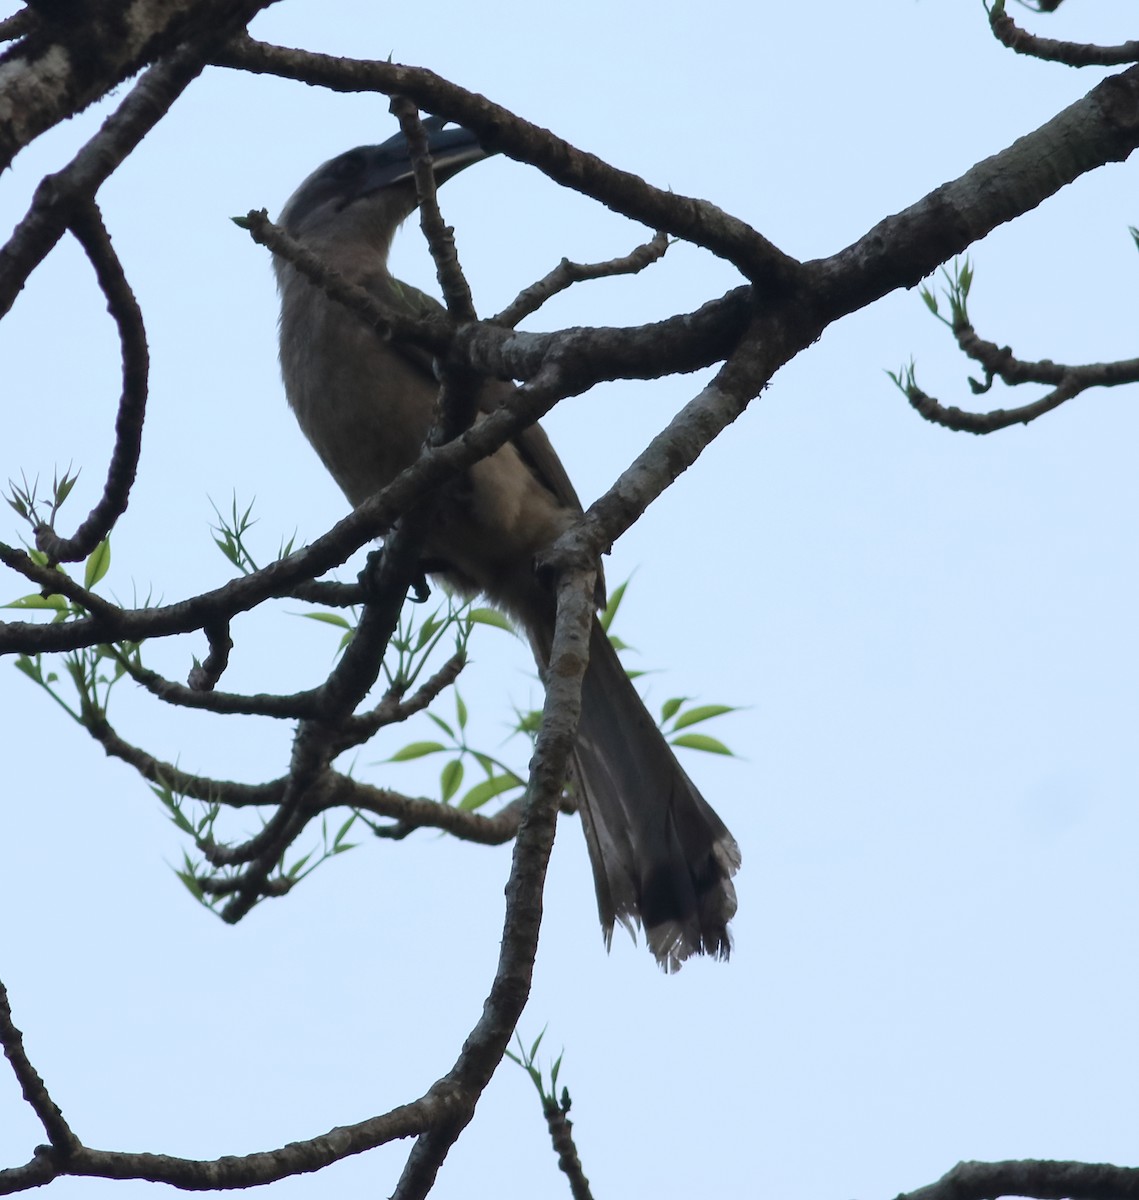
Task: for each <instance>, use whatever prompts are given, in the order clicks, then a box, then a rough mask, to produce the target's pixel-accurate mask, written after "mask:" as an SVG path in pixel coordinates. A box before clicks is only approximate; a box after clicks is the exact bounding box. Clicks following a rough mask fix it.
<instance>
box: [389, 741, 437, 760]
mask: <svg viewBox="0 0 1139 1200" xmlns="http://www.w3.org/2000/svg"><path fill="white" fill-rule="evenodd" d="M446 749H447V747H446V746H444V745H443V744H442V743H441V742H409V743H408V744H407V745H406V746H404V747H403V748H402V749H400V750H397V751H396V752H395V753H394V754H393V755H392V756H391V758H389V759H388V760H387V761H388V762H410V761H411V759H413V758H423V757H424V756H425V755H428V754H438V753H439V751H440V750H446Z"/></svg>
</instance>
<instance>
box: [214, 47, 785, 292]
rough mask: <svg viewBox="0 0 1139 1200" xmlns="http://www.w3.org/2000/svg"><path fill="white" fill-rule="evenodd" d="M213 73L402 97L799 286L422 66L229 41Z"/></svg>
mask: <svg viewBox="0 0 1139 1200" xmlns="http://www.w3.org/2000/svg"><path fill="white" fill-rule="evenodd" d="M212 61H213V62H214V63H216V64H217V65H218V66H224V67H236V68H240V69H244V70H247V71H253V72H263V73H268V74H273V75H280V76H282V77H283V78H285V79H296V80H300V81H302V82H304V83H308V84H316V85H319V86H322V87H327V88H330V89H332V90H334V91H344V92H365V91H373V92H382V93H384V94H385V95H389V96H391V95H400V96H406V97H407V98H408V99H410V100H413V101H415V103H416V104H418V105H419V107H420V108H421V109H424V110H425V111H427V112H431V113H437V114H439V115H441V116H446V117H448V118H449V119H451V120H453V121H458V122H460V123H461V124H463V125H464V126H466V127H467V128H468V129H470V130H472V131H473V132H474V133H476V134H477V135H478V136H479V137H480V138H481V139H482V140H483V142H484V144H485V145H486V146H487V147H488V148H493V149H494V150H499V151H502V152H503V153H504V154H507V155H508V156H509V157H510V158H513V159H516V160H517V161H518V162H524V163H529V164H530V165H531V166H535V167H537V168H538V170H539V171H541V172H543V174H545V175H547V176H549V178H551V179H552V180H554V182H555V183H560V184H561V185H562V186H563V187H567V188H571V189H572V190H574V191H576V192H581V193H582V194H583V195H585V196H590V197H592V198H593V199H594V200H600V201H602V202H603V203H604V204H605V205H607V206H608V207H610V208H612V209H613V210H614V211H616V212H619V213H622V214H623V215H624V216H627V217H630V218H632V219H633V220H634V221H640V222H641V223H642V224H644V225H647V226H648V227H649V228H650V229H660V230H664V232H666V233H670V234H672V235H673V236H674V237H678V238H683V239H684V240H685V241H689V242H692V243H693V244H694V245H697V246H703V247H705V249H708V250H710V251H712V253H713V254H716V255H718V256H719V257H721V258H724V259H726V260H727V261H728V262H731V263H734V264H735V266H737V267H738V268H739V270H740V271H741V272H742V273H743V274H744V275H745V276H746V277H747V278H748V279H750V280H752V281H753V282H755V283H757V284H762V286H763V287H764V288H770V289H771V290H772V291H773V292H778V291H782V290H783V289H785V288H786V287H787V286H789V284H790V283H791V282H792V281H793V280H794V279H795V278H796V277H797V273H798V268H799V264H798V263H797V262H796V261H795V259H793V258H791V257H790V256H789V255H787V254H784V253H783V252H782V251H781V250H780V249H779V248H778V247H776V246H775V245H773V244H772V243H771V242H769V241H768V240H767V239H766V238H764V237H762V236H761V235H760V234H759V233H757V232H756V231H755V230H754V229H752V227H751V226H750V225H748V224H747V223H746V222H745V221H741V220H739V219H738V218H737V217H732V216H729V215H728V214H727V213H725V212H724V211H723V210H721V209H719V208H717V207H716V206H715V205H714V204H710V203H709V202H708V201H706V200H696V199H693V198H691V197H688V196H682V195H679V194H677V193H675V192H669V191H665V190H663V189H661V188H656V187H653V186H652V185H651V184H648V183H646V182H645V181H644V180H643V179H641V178H640V177H639V176H636V175H633V174H632V173H631V172H628V171H621V170H618V169H617V168H616V167H612V166H610V165H609V164H608V163H605V162H603V161H602V160H601V159H599V158H597V157H596V156H595V155H593V154H586V153H584V152H583V151H581V150H578V149H576V148H575V147H573V146H571V145H570V144H569V143H568V142H566V141H563V140H562V139H561V138H558V137H555V136H554V135H553V134H551V133H550V132H549V130H546V129H542V128H540V127H539V126H537V125H533V124H531V123H530V122H529V121H524V120H522V119H521V118H520V117H516V116H515V115H514V114H513V113H511V112H509V111H508V110H507V109H505V108H502V107H501V106H500V105H497V104H493V103H491V101H489V100H487V99H486V98H485V97H483V96H479V95H476V94H475V93H474V92H468V91H466V90H465V89H464V88H460V87H457V86H456V85H455V84H453V83H450V82H448V81H447V80H445V79H442V78H440V77H439V76H438V75H436V74H435V73H434V72H432V71H428V70H425V69H423V68H421V67H405V66H400V65H399V64H397V63H389V62H375V61H371V62H367V61H362V60H359V59H344V58H334V57H332V56H331V55H327V54H314V53H311V52H309V51H304V50H292V49H287V48H285V47H283V46H273V45H270V44H268V43H266V42H258V41H255V40H254V39H252V38H250V37H249V36H248V35H246V34H241V35H238V36H236V37H233V38H231V39H230V40H229V41H228V42H227V43H226V45H225V46H224V47H223V48H222V49H220V50H219V51H218V52H217V53H215V55H214V57H213V60H212Z"/></svg>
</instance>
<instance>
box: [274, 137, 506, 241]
mask: <svg viewBox="0 0 1139 1200" xmlns="http://www.w3.org/2000/svg"><path fill="white" fill-rule="evenodd" d="M446 124H447V122H446V120H444V119H443V118H441V117H428V118H426V119H425V120H424V122H423V126H424V129H425V130H426V132H427V144H428V148H429V150H430V152H431V160H432V163H433V165H434V169H435V180H436V182H437V183H443V182H445V181H446V180H448V179H450V178H451V177H452V176H453V175H457V174H458V173H459V172H460V171H461V170H462V169H463V168H464V167H467V166H470V164H471V163H475V162H478V161H479V160H480V159H483V158H486V157H488V155H489V154H490V153H492V152H491V151H488V150H485V149H483V147H482V146H481V145H480V144H479V141H478V139H477V138H476V137H475V135H474V134H473V133H471V132H470V130H468V129H463V128H461V127H459V126H455V127H452V128H451V129H445V128H444V126H445V125H446ZM416 204H417V198H416V192H415V178H414V168H413V166H412V161H411V155H410V151H409V148H408V144H407V139H406V138H405V137H404V135H403V134H402V133H397V134H396V135H395V136H394V137H390V138H388V140H387V141H386V142H382V143H381V144H380V145H378V146H357V147H356V149H355V150H348V151H346V152H345V153H344V154H339V155H337V156H336V158H333V159H329V161H328V162H326V163H325V164H324V165H323V166H321V167H318V168H317V169H316V170H315V171H314V172H313V173H312V174H311V175H310V176H309V177H308V178H307V179H306V180H305V181H304V183H302V184H301V186H300V187H299V188H297V190H296V191H295V192H294V193H293V194H292V196H291V197H290V198H289V200H288V202H287V203H286V204H285V207H284V208H283V209H282V210H281V215H280V217H279V218H278V223H279V224H280V225H281V226H282V227H283V228H284V230H285V231H286V232H287V233H289V234H291V235H292V236H293V237H295V238H298V239H300V240H324V239H329V238H331V239H335V238H337V237H338V236H340V235H344V236H348V237H352V238H354V239H358V238H361V237H363V238H366V239H367V240H368V241H369V242H370V243H371V244H372V246H373V247H374V248H375V249H377V250H379V251H380V252H381V253H383V254H386V253H387V250H388V248H389V246H390V245H391V239H392V237H393V235H394V234H395V231H396V230H397V229H398V228H399V226H400V224H401V223H402V222H403V221H404V220H405V219H406V218H407V217H409V216H410V215H411V214H412V213H413V212H414V211H415V208H416Z"/></svg>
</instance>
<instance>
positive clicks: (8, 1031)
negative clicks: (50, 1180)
mask: <svg viewBox="0 0 1139 1200" xmlns="http://www.w3.org/2000/svg"><path fill="white" fill-rule="evenodd" d="M0 1046H3V1047H4V1057H5V1058H7V1060H8V1062H9V1063H10V1064H11V1067H12V1072H13V1074H14V1075H15V1076H16V1081H17V1083H19V1085H20V1091H21V1092H22V1093H23V1095H24V1099H25V1100H26V1101H27V1102H28V1104H29V1105H30V1106H31V1108H32V1111H33V1112H34V1113H35V1114H36V1116H37V1117H39V1119H40V1124H41V1125H42V1126H43V1127H44V1132H45V1133H46V1134H47V1136H48V1140H49V1141H50V1142H51V1145H52V1148H53V1149H54V1150H55V1151H56V1153H57V1154H58V1155H59V1156H60V1157H61V1158H63V1159H67V1158H68V1157H69V1156H70V1155H71V1154H72V1152H73V1151H74V1150H75V1149H76V1148H77V1147H78V1146H79V1139H78V1138H77V1137H76V1136H75V1134H74V1133H72V1132H71V1127H70V1126H69V1125H68V1124H67V1122H66V1120H64V1117H63V1113H62V1112H61V1111H60V1108H59V1105H58V1104H56V1102H55V1101H54V1100H53V1099H52V1098H51V1096H50V1095H49V1094H48V1090H47V1087H46V1086H45V1084H44V1081H43V1080H42V1079H41V1078H40V1076H39V1072H38V1071H37V1070H36V1069H35V1067H33V1066H32V1064H31V1062H30V1061H29V1060H28V1056H27V1053H26V1052H25V1050H24V1035H23V1034H22V1033H21V1032H20V1031H19V1030H18V1029H17V1028H16V1026H15V1024H14V1023H13V1021H12V1009H11V1006H10V1005H9V1003H8V991H7V989H6V988H5V987H4V984H3V983H0Z"/></svg>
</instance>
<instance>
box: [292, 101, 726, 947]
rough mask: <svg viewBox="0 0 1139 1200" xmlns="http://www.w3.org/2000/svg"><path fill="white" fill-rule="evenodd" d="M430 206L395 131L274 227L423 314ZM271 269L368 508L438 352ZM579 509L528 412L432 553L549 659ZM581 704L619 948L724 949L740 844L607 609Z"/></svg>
mask: <svg viewBox="0 0 1139 1200" xmlns="http://www.w3.org/2000/svg"><path fill="white" fill-rule="evenodd" d="M445 125H446V122H445V121H443V120H441V119H439V118H434V117H432V118H428V119H427V120H425V121H424V126H425V129H426V132H427V134H428V144H429V150H430V154H431V158H432V163H433V167H434V172H435V179H436V182H437V183H442V182H444V181H446V180H447V179H450V178H451V177H452V176H453V175H455V174H457V173H458V172H459V171H461V170H463V168H464V167H467V166H469V165H470V164H471V163H474V162H477V161H479V160H480V159H483V158H486V157H487V156H488V152H487V151H486V150H485V149H484V148H483V147H482V146H481V145H480V144H479V142H478V139H477V138H476V137H475V136H474V135H473V134H472V133H471V132H469V131H468V130H466V129H462V128H450V129H447V128H445ZM417 204H418V201H417V197H416V187H415V182H414V178H413V167H412V162H411V158H410V155H409V149H408V144H407V141H406V139H405V137H404V136H403V134H397V135H396V136H395V137H392V138H389V139H388V141H386V142H384V143H383V144H381V145H378V146H360V147H357V148H356V149H354V150H349V151H347V152H346V153H344V154H341V155H339V156H338V157H336V158H334V159H332V160H331V161H329V162H326V163H325V164H324V165H323V166H321V167H320V168H318V169H317V170H316V171H314V172H313V174H311V175H310V176H309V177H308V178H307V179H306V180H305V181H304V183H302V184H301V186H300V187H299V188H298V189H297V190H296V192H294V194H293V195H292V197H291V198H290V199H289V201H288V202H287V203H286V205H285V207H284V210H283V211H282V213H281V216H280V218H279V223H280V225H281V226H282V227H283V228H284V229H285V231H286V232H287V233H289V234H290V235H291V236H292V237H293V238H295V239H296V240H297V241H299V242H300V243H301V244H303V245H304V246H306V247H307V248H308V249H310V250H312V251H314V252H315V253H316V254H317V255H318V256H319V257H320V259H321V260H322V261H323V262H324V263H325V264H326V265H327V266H329V267H331V268H332V269H333V270H335V271H336V272H338V273H339V274H340V275H342V276H343V277H344V278H346V279H348V280H350V281H352V282H354V283H356V284H359V285H360V286H362V287H363V288H365V289H367V290H368V291H369V292H370V293H371V294H372V295H373V296H374V297H376V299H378V300H380V301H382V302H383V303H384V304H385V305H388V306H390V307H391V308H393V309H396V310H400V311H403V312H405V313H407V314H410V315H425V314H428V313H431V312H438V311H439V309H440V306H439V304H438V303H437V302H436V301H435V300H433V299H431V298H430V297H429V296H426V295H425V294H424V293H423V292H420V291H419V290H417V289H416V288H413V287H410V286H409V285H407V284H405V283H401V282H399V281H398V280H397V279H395V278H393V277H392V275H391V274H390V273H389V271H388V265H387V260H388V252H389V250H390V248H391V244H392V238H393V237H394V235H395V232H396V230H397V229H398V228H399V226H400V224H401V223H402V222H403V221H404V220H405V219H406V218H407V217H408V216H410V215H411V214H412V213H413V212H414V211H415V209H416V207H417ZM274 268H275V271H276V275H277V282H278V286H279V289H280V294H281V320H280V356H281V372H282V375H283V377H284V383H285V391H286V393H287V396H288V400H289V404H290V405H291V406H292V409H293V412H294V413H295V414H296V417H297V420H298V421H299V422H300V426H301V429H302V430H303V431H304V433H305V436H306V437H307V438H308V440H309V441H310V442H311V443H312V445H313V447H314V448H315V450H316V452H317V453H318V454H319V455H320V457H321V459H322V460H323V462H324V465H325V467H327V469H328V470H329V472H331V474H332V476H333V478H334V479H335V480H336V482H337V483H338V484H339V485H340V487H341V489H342V490H343V491H344V494H345V495H346V496H347V498H348V500H349V501H350V503H352V504H353V505H359V504H361V503H362V502H363V501H365V500H367V499H368V498H369V497H370V496H372V495H374V494H375V493H376V492H377V491H379V490H380V489H381V488H383V487H385V486H386V485H387V484H389V483H390V482H391V481H392V480H393V479H394V478H395V476H396V475H397V474H398V473H399V472H400V471H402V470H403V469H404V468H405V467H408V466H410V464H411V463H412V462H414V461H415V459H416V457H417V456H418V455H419V453H420V451H421V449H422V448H423V445H424V442H425V439H426V438H427V436H428V433H429V431H430V429H431V426H432V421H433V414H434V410H435V403H436V398H437V393H438V382H437V379H436V376H435V373H434V371H433V364H432V360H431V356H430V355H429V354H428V353H427V352H425V351H422V350H420V349H419V348H417V347H415V346H413V345H411V344H409V343H407V342H405V341H396V340H392V339H390V338H386V337H384V336H382V335H381V334H380V333H377V331H376V330H375V329H373V328H371V327H370V326H369V325H368V324H366V323H365V321H364V320H363V319H362V318H360V317H358V316H356V315H355V314H353V313H352V312H351V311H350V310H349V309H348V308H346V307H345V306H343V305H342V304H340V303H338V302H337V301H335V300H333V299H331V298H330V297H329V296H328V295H327V294H326V293H325V292H324V291H323V290H322V289H321V288H320V287H319V286H317V285H316V284H314V283H312V282H310V281H309V280H308V279H307V278H306V277H305V276H303V275H302V274H301V273H300V272H299V271H297V270H296V269H295V268H294V267H293V266H292V265H290V264H289V263H288V262H287V261H286V260H285V259H284V258H282V257H280V256H275V258H274ZM478 387H479V408H480V411H482V412H484V413H485V412H490V411H493V410H494V409H495V408H496V407H498V406H499V405H501V404H502V403H503V402H504V400H505V399H506V398H508V397H509V396H510V395H511V393H512V392H513V390H514V385H513V384H510V383H506V382H504V381H501V380H497V379H486V380H484V381H482V382H481V383H480V384H479V385H478ZM601 436H603V434H602V435H601ZM580 512H581V504H580V502H579V500H578V498H577V494H576V492H575V491H574V489H573V485H572V484H571V483H570V481H569V477H568V476H567V474H566V471H565V468H564V467H563V466H562V463H561V461H560V460H559V458H558V456H557V455H556V454H555V452H554V449H553V447H552V446H551V445H550V442H549V439H548V438H547V437H546V434H545V433H544V432H543V430H542V429H541V427H540V426H538V425H532V426H530V427H529V428H528V429H526V430H525V431H524V432H523V433H521V434H519V435H518V436H517V437H515V438H514V440H513V441H512V442H509V443H507V444H506V445H504V446H503V447H502V448H501V449H499V450H497V451H496V452H495V453H494V454H492V455H490V456H489V457H488V458H485V459H483V460H482V461H481V462H479V463H477V464H475V466H473V467H471V468H470V469H469V470H467V471H466V472H465V474H464V475H463V476H461V478H460V479H459V480H458V481H457V482H456V483H454V484H451V485H448V486H447V487H445V488H444V489H442V490H441V494H440V496H439V498H438V504H437V507H436V508H435V515H434V516H433V518H432V523H431V525H430V528H429V531H428V533H427V536H426V539H425V544H424V546H423V561H424V564H425V565H427V566H428V569H429V570H430V571H431V572H432V574H434V575H436V576H438V577H441V578H442V579H443V580H444V582H445V583H446V584H447V585H448V586H449V587H451V588H452V589H454V590H456V591H458V592H460V593H462V594H464V595H474V594H477V593H483V594H484V595H485V596H486V597H487V598H488V599H489V600H490V601H491V602H492V603H493V604H495V605H496V606H497V607H499V608H501V609H502V610H503V611H504V612H505V613H507V614H508V615H509V616H510V617H511V618H512V619H513V620H514V621H515V622H516V623H517V624H518V625H519V626H520V627H521V628H522V630H523V631H524V632H525V633H526V635H527V636H528V638H529V640H530V643H531V645H532V647H533V650H534V655H535V657H536V659H537V662H538V666H539V670H543V669H544V668H545V665H546V663H547V661H548V659H549V654H550V649H551V643H552V639H553V629H554V611H555V603H554V591H553V588H552V586H551V581H550V580H549V578H548V577H544V576H543V573H542V572H539V571H537V570H536V569H535V565H534V564H535V558H536V556H537V555H538V554H539V552H540V551H542V550H543V549H544V548H546V547H547V546H549V545H550V543H552V542H553V541H554V540H555V539H556V538H557V537H558V536H559V534H561V533H563V532H564V531H565V530H566V529H567V528H568V527H569V526H570V525H572V524H573V522H574V520H575V518H576V517H577V516H578V515H579V514H580ZM598 578H599V581H600V580H601V577H600V575H599V576H598ZM598 602H599V604H603V603H604V583H603V582H599V593H598ZM581 701H582V703H581V721H580V725H579V728H578V734H577V743H576V747H575V750H574V753H573V782H574V784H575V787H574V791H575V794H576V799H577V801H578V807H579V811H580V813H581V818H582V825H583V827H584V830H585V835H586V840H587V842H588V845H589V855H590V859H591V861H592V865H593V874H594V880H595V883H596V887H597V904H598V908H599V910H600V915H601V924H602V927H603V931H604V934H605V939H606V944H608V943H609V941H610V939H611V937H612V932H613V925H614V922H615V921H617V920H620V921H621V922H622V923H623V924H625V925H626V926H627V927H629V928H630V929H632V928H633V926H634V925H635V924H640V925H641V926H643V927H644V930H645V934H646V937H647V940H648V943H649V946H650V947H651V949H652V952H653V954H654V955H655V956H656V958H657V961H658V962H659V963H660V965H661V966H662V967H664V969H665V970H675V969H676V968H677V967H678V966H679V965H680V963H681V962H682V961H683V960H684V959H685V958H687V957H688V956H689V955H691V954H711V955H714V956H716V957H718V958H727V957H728V953H729V951H730V949H731V940H730V937H729V934H728V928H727V927H728V921H729V920H730V918H731V917H732V914H733V913H734V912H735V909H736V895H735V888H734V887H733V885H732V875H733V874H734V873H735V871H736V869H737V868H738V867H739V864H740V852H739V848H738V846H737V845H736V842H735V839H734V838H733V837H732V835H731V834H730V833H729V832H728V830H727V828H726V827H725V826H724V823H723V822H722V821H721V820H720V818H719V817H718V816H717V815H716V813H715V812H714V811H713V810H712V808H711V807H710V806H709V804H708V803H707V802H706V801H705V799H704V798H703V796H701V794H700V793H699V791H697V789H696V787H695V786H694V785H693V783H692V781H691V780H690V779H689V778H688V776H687V775H686V774H685V773H684V771H683V770H682V769H681V767H680V764H679V763H678V762H677V761H676V759H675V757H674V756H673V753H672V750H671V749H670V748H669V746H668V743H667V742H666V741H665V739H664V737H663V736H662V734H661V732H660V730H659V729H658V728H657V726H656V724H655V723H654V721H653V719H652V717H650V716H649V713H648V712H647V710H646V709H645V706H644V704H643V703H642V702H641V699H640V697H639V696H638V694H637V692H636V689H635V688H634V687H633V684H632V683H631V682H630V680H629V678H628V676H627V675H626V674H625V671H624V670H623V668H622V666H621V663H620V661H619V660H618V658H617V654H616V652H615V651H614V649H613V647H612V645H611V644H610V642H609V639H608V638H607V637H606V635H605V632H604V630H603V629H602V627H601V625H600V623H599V622H598V620H597V619H596V617H595V618H594V621H593V629H592V633H591V636H590V641H589V666H588V668H587V670H586V673H585V678H584V680H583V683H582V696H581Z"/></svg>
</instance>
